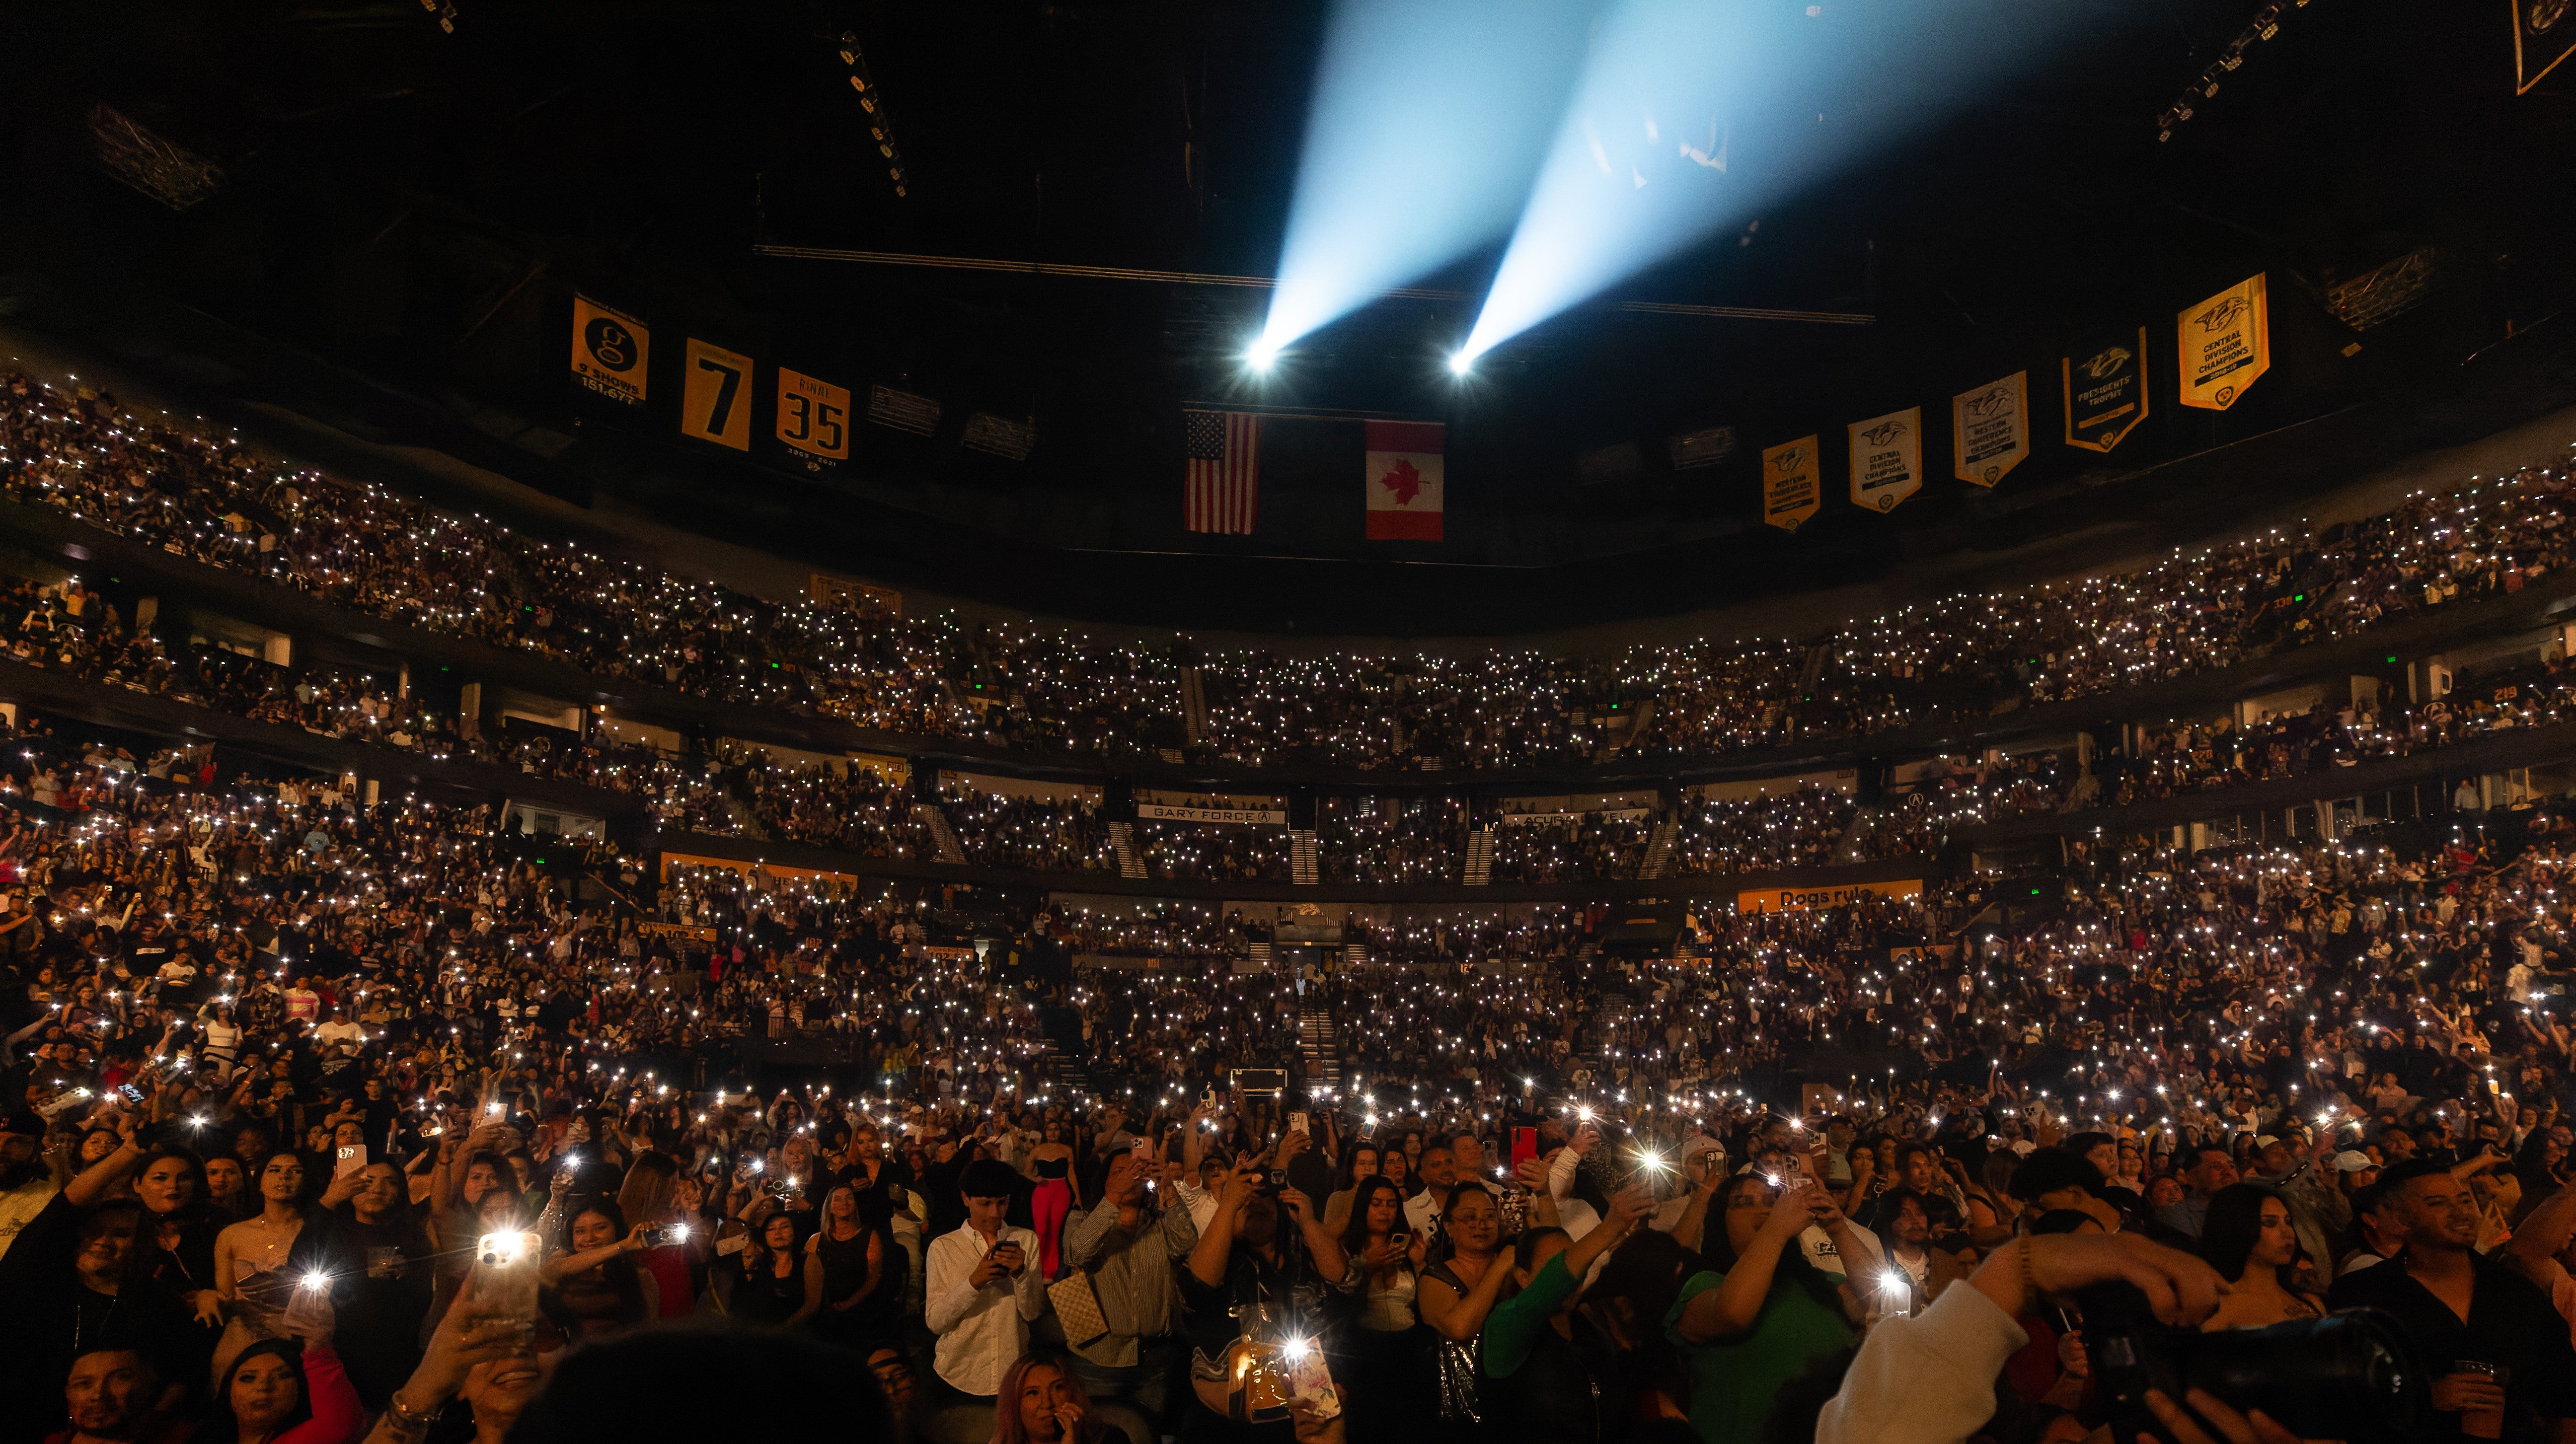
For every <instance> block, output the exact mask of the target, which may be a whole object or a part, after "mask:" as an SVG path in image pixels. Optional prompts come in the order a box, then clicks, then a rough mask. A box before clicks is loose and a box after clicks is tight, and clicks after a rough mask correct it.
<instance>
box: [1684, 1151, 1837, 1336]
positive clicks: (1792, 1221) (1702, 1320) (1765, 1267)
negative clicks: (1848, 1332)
mask: <svg viewBox="0 0 2576 1444" xmlns="http://www.w3.org/2000/svg"><path fill="white" fill-rule="evenodd" d="M1808 1186H1811V1185H1806V1184H1804V1181H1803V1180H1801V1182H1800V1184H1799V1185H1796V1186H1783V1187H1782V1188H1781V1190H1780V1196H1779V1197H1778V1198H1777V1199H1775V1200H1773V1202H1772V1204H1771V1212H1770V1213H1769V1214H1768V1215H1766V1216H1765V1217H1764V1218H1763V1220H1762V1231H1761V1232H1760V1233H1757V1234H1755V1235H1754V1236H1753V1242H1752V1243H1751V1244H1749V1245H1747V1246H1746V1247H1745V1249H1744V1252H1743V1253H1742V1254H1740V1255H1738V1256H1737V1258H1736V1260H1735V1267H1734V1268H1732V1269H1729V1270H1727V1274H1726V1278H1725V1281H1724V1282H1722V1283H1720V1284H1719V1285H1718V1286H1717V1287H1716V1288H1713V1289H1703V1290H1701V1291H1700V1292H1699V1293H1696V1294H1693V1295H1692V1296H1691V1301H1690V1303H1689V1304H1687V1305H1686V1306H1684V1307H1683V1309H1682V1325H1681V1332H1682V1338H1683V1339H1684V1340H1685V1341H1687V1342H1689V1343H1693V1344H1714V1343H1720V1342H1723V1341H1725V1340H1728V1339H1736V1338H1741V1337H1743V1336H1744V1335H1745V1334H1747V1333H1750V1332H1752V1329H1753V1324H1754V1321H1755V1320H1756V1319H1758V1318H1760V1317H1761V1316H1762V1304H1763V1301H1764V1300H1766V1299H1768V1298H1769V1297H1770V1296H1771V1279H1772V1276H1773V1275H1774V1274H1776V1273H1778V1272H1779V1268H1780V1251H1781V1250H1782V1249H1785V1248H1789V1247H1793V1246H1794V1245H1795V1244H1796V1243H1797V1239H1798V1235H1799V1234H1800V1233H1802V1232H1804V1231H1805V1229H1806V1227H1807V1222H1808V1218H1809V1214H1808V1211H1807V1201H1806V1199H1805V1198H1803V1197H1801V1194H1803V1193H1804V1192H1805V1189H1806V1187H1808Z"/></svg>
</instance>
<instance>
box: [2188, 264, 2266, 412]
mask: <svg viewBox="0 0 2576 1444" xmlns="http://www.w3.org/2000/svg"><path fill="white" fill-rule="evenodd" d="M2174 333H2175V335H2176V337H2177V344H2176V347H2175V349H2176V350H2177V351H2179V352H2180V353H2181V361H2182V404H2183V405H2185V406H2197V407H2199V408H2201V409H2202V410H2204V411H2225V410H2226V409H2227V408H2228V407H2230V406H2233V405H2235V404H2236V398H2237V397H2239V396H2242V395H2244V394H2245V388H2246V387H2248V386H2251V385H2253V384H2254V382H2255V381H2256V380H2257V379H2258V378H2259V377H2261V376H2262V374H2263V373H2264V372H2266V371H2268V370H2270V369H2272V308H2271V306H2270V305H2269V304H2268V303H2266V302H2265V300H2264V299H2263V278H2262V277H2261V276H2259V275H2258V276H2255V277H2254V278H2252V279H2251V280H2245V281H2239V282H2237V283H2236V284H2235V285H2233V286H2230V287H2228V288H2227V289H2226V290H2224V291H2221V292H2219V293H2218V294H2217V295H2215V296H2212V297H2210V298H2209V299H2208V300H2206V301H2203V302H2201V303H2200V304H2199V305H2197V306H2187V307H2185V308H2184V309H2183V311H2182V314H2180V315H2179V316H2176V317H2175V318H2174Z"/></svg>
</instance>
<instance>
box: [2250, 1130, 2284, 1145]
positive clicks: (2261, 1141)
mask: <svg viewBox="0 0 2576 1444" xmlns="http://www.w3.org/2000/svg"><path fill="white" fill-rule="evenodd" d="M2280 1141H2281V1136H2280V1135H2279V1134H2277V1133H2260V1134H2256V1135H2255V1137H2254V1146H2255V1147H2257V1148H2269V1147H2271V1146H2272V1145H2273V1144H2275V1143H2278V1142H2280Z"/></svg>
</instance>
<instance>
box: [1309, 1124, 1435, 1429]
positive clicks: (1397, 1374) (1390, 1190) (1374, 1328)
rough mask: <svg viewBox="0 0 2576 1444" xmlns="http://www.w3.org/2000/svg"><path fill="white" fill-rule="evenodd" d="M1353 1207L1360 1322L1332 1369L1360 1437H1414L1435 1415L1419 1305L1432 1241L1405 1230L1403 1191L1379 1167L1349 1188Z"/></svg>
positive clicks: (1347, 1235)
mask: <svg viewBox="0 0 2576 1444" xmlns="http://www.w3.org/2000/svg"><path fill="white" fill-rule="evenodd" d="M1361 1147H1363V1148H1366V1147H1369V1145H1367V1144H1362V1145H1361ZM1349 1214H1350V1217H1349V1221H1348V1222H1347V1223H1345V1224H1344V1225H1343V1227H1342V1231H1341V1238H1342V1252H1343V1253H1344V1254H1346V1255H1348V1256H1349V1257H1350V1260H1351V1266H1352V1267H1353V1268H1354V1269H1357V1270H1358V1271H1359V1279H1358V1294H1359V1303H1360V1313H1359V1318H1358V1319H1357V1320H1356V1322H1357V1323H1358V1325H1359V1328H1358V1331H1357V1333H1356V1334H1354V1335H1353V1336H1352V1338H1351V1348H1350V1351H1349V1352H1348V1353H1347V1354H1346V1355H1344V1356H1343V1357H1340V1358H1336V1359H1335V1360H1334V1361H1333V1373H1334V1376H1335V1379H1336V1380H1337V1382H1339V1384H1340V1385H1341V1388H1342V1393H1343V1396H1344V1398H1345V1401H1346V1402H1347V1404H1348V1408H1347V1410H1346V1412H1347V1414H1348V1416H1349V1418H1350V1421H1351V1422H1350V1428H1351V1430H1352V1431H1353V1434H1354V1436H1355V1437H1356V1438H1359V1439H1361V1440H1363V1441H1365V1440H1368V1439H1373V1438H1411V1437H1415V1435H1414V1430H1415V1428H1416V1427H1417V1426H1427V1425H1428V1424H1429V1423H1430V1418H1431V1407H1430V1406H1431V1398H1430V1395H1429V1393H1428V1392H1427V1391H1426V1390H1424V1388H1423V1387H1422V1361H1423V1351H1424V1350H1425V1349H1426V1348H1427V1347H1429V1343H1430V1331H1429V1330H1428V1329H1425V1328H1424V1327H1423V1326H1422V1320H1421V1316H1420V1315H1419V1314H1417V1313H1415V1312H1414V1296H1415V1294H1416V1292H1417V1291H1418V1290H1419V1289H1420V1287H1421V1278H1422V1261H1423V1256H1424V1254H1425V1253H1426V1252H1427V1251H1428V1249H1429V1241H1428V1240H1427V1239H1425V1238H1423V1237H1422V1236H1421V1235H1419V1234H1412V1233H1408V1232H1407V1231H1406V1225H1405V1217H1404V1196H1403V1195H1402V1194H1400V1193H1398V1192H1397V1191H1396V1187H1395V1185H1394V1184H1392V1183H1389V1182H1387V1181H1386V1180H1385V1179H1383V1178H1380V1177H1378V1176H1376V1175H1375V1174H1363V1175H1361V1177H1360V1178H1359V1180H1358V1183H1357V1185H1356V1186H1354V1187H1353V1188H1352V1189H1351V1190H1350V1201H1349Z"/></svg>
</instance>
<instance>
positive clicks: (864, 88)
mask: <svg viewBox="0 0 2576 1444" xmlns="http://www.w3.org/2000/svg"><path fill="white" fill-rule="evenodd" d="M840 56H841V63H842V64H843V65H846V66H848V67H849V68H850V89H852V90H854V91H857V92H858V96H859V109H861V110H863V111H865V112H867V126H868V139H869V140H870V141H872V142H874V143H875V145H876V148H877V156H878V158H879V159H881V160H883V161H884V162H885V164H886V179H888V180H890V181H892V182H894V193H895V195H896V197H897V198H901V197H903V196H905V195H907V194H909V192H907V191H906V190H905V188H904V175H903V151H902V149H901V148H900V147H898V146H897V145H896V144H895V138H894V112H893V111H892V110H891V109H889V108H887V106H886V99H885V92H884V91H883V90H880V89H879V88H878V87H877V82H876V77H875V76H873V75H871V74H869V73H868V57H867V56H866V55H865V54H863V53H862V52H861V51H860V50H859V36H858V32H857V31H855V30H844V31H842V32H841V37H840Z"/></svg>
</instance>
